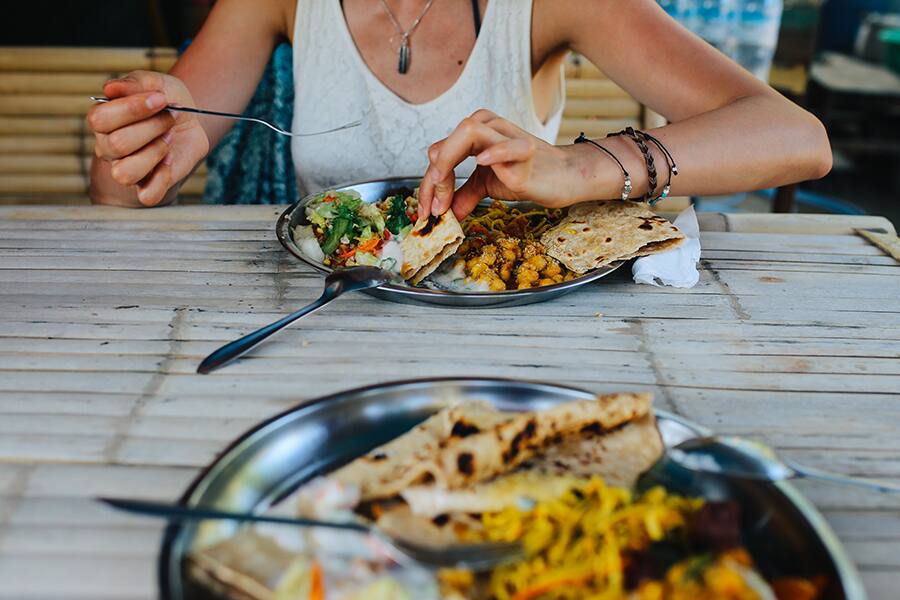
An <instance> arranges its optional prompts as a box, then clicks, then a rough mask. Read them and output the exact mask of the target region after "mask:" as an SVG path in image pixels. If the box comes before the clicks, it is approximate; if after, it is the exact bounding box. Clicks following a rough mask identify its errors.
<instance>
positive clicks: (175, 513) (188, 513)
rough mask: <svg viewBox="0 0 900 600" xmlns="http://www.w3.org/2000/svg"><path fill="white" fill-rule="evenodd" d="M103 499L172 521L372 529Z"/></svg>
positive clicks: (350, 523)
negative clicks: (218, 520)
mask: <svg viewBox="0 0 900 600" xmlns="http://www.w3.org/2000/svg"><path fill="white" fill-rule="evenodd" d="M97 500H99V501H100V502H103V503H104V504H108V505H109V506H112V507H113V508H116V509H118V510H122V511H125V512H129V513H134V514H138V515H143V516H146V517H160V518H163V519H168V520H169V521H203V520H206V519H221V520H226V521H240V522H251V523H280V524H284V525H297V526H302V527H329V528H331V529H350V530H353V531H369V528H368V527H366V526H365V525H363V524H362V523H354V522H352V521H346V522H334V521H319V520H317V519H304V518H299V517H278V516H272V515H255V514H252V513H241V512H231V511H226V510H217V509H214V508H203V507H193V506H181V505H180V504H169V503H167V502H154V501H152V500H131V499H126V498H97Z"/></svg>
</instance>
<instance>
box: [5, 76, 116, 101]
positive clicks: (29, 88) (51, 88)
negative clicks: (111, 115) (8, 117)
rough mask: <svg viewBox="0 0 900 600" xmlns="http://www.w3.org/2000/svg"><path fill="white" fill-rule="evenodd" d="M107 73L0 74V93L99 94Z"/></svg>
mask: <svg viewBox="0 0 900 600" xmlns="http://www.w3.org/2000/svg"><path fill="white" fill-rule="evenodd" d="M109 78H110V74H109V73H67V72H64V73H17V72H7V73H3V74H2V75H0V94H50V95H58V94H82V95H92V96H99V95H102V92H103V84H104V83H105V82H106V80H107V79H109Z"/></svg>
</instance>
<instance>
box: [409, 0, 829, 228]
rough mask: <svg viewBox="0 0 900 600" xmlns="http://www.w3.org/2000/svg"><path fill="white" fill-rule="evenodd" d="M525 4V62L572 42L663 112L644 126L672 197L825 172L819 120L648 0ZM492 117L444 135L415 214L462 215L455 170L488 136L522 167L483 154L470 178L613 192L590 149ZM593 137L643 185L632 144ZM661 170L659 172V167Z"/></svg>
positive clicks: (521, 190)
mask: <svg viewBox="0 0 900 600" xmlns="http://www.w3.org/2000/svg"><path fill="white" fill-rule="evenodd" d="M534 11H535V12H534V22H535V25H534V28H535V34H534V36H533V37H534V39H533V45H534V48H533V57H532V58H533V62H534V64H536V65H538V66H539V65H540V64H541V63H542V61H543V60H544V59H545V58H546V57H548V56H551V55H553V54H555V53H557V52H558V51H559V49H560V48H571V49H573V50H575V51H577V52H579V53H581V54H583V55H584V56H586V57H587V58H588V59H589V60H591V62H593V63H594V64H596V65H597V66H598V67H599V68H600V69H601V70H602V71H604V72H605V73H606V74H607V75H608V76H609V77H610V78H611V79H612V80H614V81H615V82H616V83H617V84H619V85H620V86H622V87H623V88H624V89H625V90H626V91H627V92H628V93H630V94H631V95H632V96H634V97H635V98H636V99H637V100H638V101H640V102H641V103H643V104H645V105H646V106H648V107H650V108H652V109H653V110H655V111H657V112H659V113H660V114H662V115H663V116H665V117H666V118H667V119H669V120H670V121H672V124H670V125H667V126H665V127H661V128H659V129H655V130H653V132H652V133H653V135H654V136H656V137H657V138H659V139H660V140H661V141H662V142H663V143H664V144H665V146H666V147H667V148H668V149H669V150H670V152H671V153H672V154H673V155H674V157H675V160H676V161H677V163H678V170H679V175H678V176H677V177H675V178H674V180H673V183H672V192H671V193H672V194H673V195H709V194H723V193H730V192H736V191H745V190H754V189H762V188H767V187H773V186H779V185H785V184H788V183H793V182H797V181H803V180H807V179H816V178H819V177H823V176H824V175H825V174H826V173H828V171H829V170H830V168H831V149H830V146H829V143H828V137H827V134H826V132H825V128H824V127H823V126H822V124H821V123H820V122H819V120H818V119H816V118H815V117H814V116H813V115H811V114H810V113H808V112H806V111H805V110H803V109H802V108H800V107H798V106H797V105H795V104H794V103H792V102H790V101H789V100H787V99H786V98H784V97H782V96H781V95H780V94H778V93H777V92H775V91H774V90H773V89H772V88H770V87H768V86H767V85H765V84H764V83H762V82H760V81H759V80H757V79H756V78H755V77H753V76H752V75H750V74H749V73H748V72H746V71H745V70H744V69H742V68H740V67H739V66H738V65H736V64H735V63H733V62H732V61H730V60H728V59H727V58H726V57H725V56H724V55H722V54H721V53H720V52H718V51H717V50H715V49H714V48H712V47H711V46H710V45H708V44H707V43H706V42H704V41H702V40H701V39H699V38H698V37H696V36H694V35H693V34H691V33H690V32H688V31H687V30H686V29H684V28H683V27H681V26H680V25H678V24H677V23H676V22H675V21H673V20H672V19H671V18H670V17H669V16H668V15H666V14H665V12H664V11H663V10H662V9H661V8H659V6H658V5H657V4H656V2H655V1H654V0H536V1H535V4H534ZM501 121H502V120H500V121H498V120H497V119H496V118H495V117H487V118H485V115H484V113H481V114H480V115H479V114H476V115H473V117H470V118H469V119H467V120H466V121H465V122H464V123H463V124H462V125H461V126H460V128H458V129H457V131H455V132H454V133H453V134H452V135H451V136H450V137H449V138H448V140H451V139H452V140H453V141H452V143H451V144H449V145H447V144H445V143H444V142H445V141H442V142H439V143H437V144H435V145H434V146H433V147H432V148H431V149H430V152H429V158H430V162H431V164H430V166H429V169H428V173H427V179H428V180H429V182H427V183H426V184H425V185H424V186H423V188H424V194H422V193H421V190H420V202H422V196H424V202H422V204H423V206H422V211H423V212H425V211H427V210H428V209H429V208H430V209H431V211H432V212H434V213H436V214H437V213H441V212H443V211H445V210H446V209H447V208H448V207H449V206H450V205H451V202H452V203H453V206H454V212H456V213H458V215H459V216H463V215H464V214H467V209H468V210H471V208H470V204H471V201H472V198H470V197H469V196H471V195H472V194H470V193H469V189H468V188H467V189H466V190H465V192H466V193H465V194H464V195H463V197H461V198H459V204H458V203H457V201H456V199H455V198H454V194H453V192H452V177H453V173H452V169H453V167H454V166H455V165H456V164H458V162H459V161H461V160H462V159H464V158H465V157H466V156H468V155H469V154H477V153H480V152H484V151H487V150H488V149H489V148H490V147H491V142H490V140H491V139H493V140H495V141H494V143H496V144H500V143H501V142H504V140H505V139H506V138H515V139H517V140H518V141H516V142H515V143H512V142H508V141H507V142H505V145H504V146H501V147H506V148H508V147H509V146H510V144H512V145H513V146H514V147H515V148H517V150H518V153H517V154H516V160H518V161H524V163H523V164H525V165H528V167H527V169H526V168H525V167H523V166H521V165H520V166H518V167H516V169H515V171H513V170H511V169H510V168H508V167H510V166H511V165H507V166H506V167H504V166H503V165H500V164H498V163H495V162H493V161H492V160H491V159H489V158H488V156H487V155H485V156H482V157H480V158H479V161H478V162H479V165H481V166H480V167H479V169H478V170H477V171H476V179H477V180H478V181H482V182H485V183H484V185H480V186H479V187H485V186H486V187H487V188H491V189H496V190H497V191H498V192H499V191H503V190H505V191H506V192H508V193H511V194H514V195H517V196H518V197H521V198H523V199H524V198H526V197H527V199H530V200H534V201H537V202H543V203H547V204H552V205H555V206H558V205H561V204H572V203H575V202H581V201H584V200H591V199H613V198H617V197H619V196H620V192H621V190H622V183H623V177H622V171H621V169H620V168H619V167H618V166H617V165H616V164H615V163H614V162H613V161H612V159H610V158H609V157H608V156H606V155H605V154H603V153H602V152H600V151H599V150H597V149H596V148H593V147H591V146H590V145H589V144H578V145H573V146H564V147H559V148H557V149H556V150H555V151H553V152H551V151H550V150H549V148H547V147H545V146H547V145H546V144H543V143H542V142H541V141H540V140H537V139H536V138H531V136H528V135H527V134H524V132H521V131H519V132H515V131H513V130H512V129H510V127H509V126H508V125H501ZM498 128H499V130H498ZM489 130H493V132H491V131H489ZM501 136H502V137H501ZM597 141H598V142H599V143H601V144H602V145H603V146H604V147H606V148H607V149H609V150H610V151H611V152H613V153H614V154H615V155H616V156H617V157H618V158H619V160H621V161H622V163H623V164H624V166H625V168H626V169H627V170H628V172H629V173H630V175H631V177H632V179H633V182H634V190H633V192H632V197H639V196H641V195H643V194H646V192H647V188H648V187H649V183H648V177H647V171H646V167H645V163H644V159H643V157H642V156H641V154H640V151H639V150H638V148H637V146H636V145H635V144H634V143H633V142H631V141H629V140H627V139H625V138H621V137H616V138H609V139H603V140H597ZM442 148H443V149H444V150H442ZM651 149H652V151H653V152H654V158H655V159H656V164H657V165H661V166H662V165H665V160H664V158H663V156H662V154H661V153H660V152H659V150H658V149H656V148H655V147H653V145H652V144H651ZM489 154H490V152H488V155H489ZM535 157H537V159H536V158H535ZM540 164H544V165H547V166H548V167H549V166H550V165H552V168H553V169H555V170H556V173H552V174H551V173H541V172H538V170H536V165H540ZM501 171H503V172H501ZM511 174H513V175H515V176H514V177H513V175H511ZM510 177H512V178H511V179H510ZM523 178H524V179H523ZM660 178H661V179H662V180H663V181H665V178H666V174H665V170H664V169H662V172H661V173H660ZM532 180H533V181H532ZM448 188H449V191H448ZM536 194H538V195H536ZM548 194H549V195H548ZM432 198H434V199H435V202H432ZM472 206H474V205H472Z"/></svg>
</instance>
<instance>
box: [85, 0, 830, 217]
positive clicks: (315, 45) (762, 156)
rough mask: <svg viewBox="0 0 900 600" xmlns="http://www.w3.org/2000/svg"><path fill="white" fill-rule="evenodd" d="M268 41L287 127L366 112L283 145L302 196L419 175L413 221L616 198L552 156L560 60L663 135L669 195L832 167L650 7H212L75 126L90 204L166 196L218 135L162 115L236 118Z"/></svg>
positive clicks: (229, 0)
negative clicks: (182, 42) (287, 97)
mask: <svg viewBox="0 0 900 600" xmlns="http://www.w3.org/2000/svg"><path fill="white" fill-rule="evenodd" d="M282 38H287V39H288V40H290V41H291V43H292V44H293V47H294V78H295V85H296V89H297V93H296V101H295V110H294V125H293V127H294V131H310V130H317V129H327V128H331V127H334V126H338V125H341V124H343V123H347V122H350V121H355V120H357V119H360V118H361V119H363V124H362V125H361V126H359V127H357V128H353V129H347V130H344V131H340V132H336V133H332V134H327V135H322V136H316V137H306V138H303V137H301V138H295V139H294V140H293V142H292V154H293V160H294V166H295V169H296V171H297V175H298V181H299V183H300V188H301V190H302V191H304V192H311V191H317V190H320V189H323V188H327V187H329V186H333V185H335V184H338V183H344V182H348V181H354V180H365V179H372V178H384V177H389V176H398V175H413V174H416V173H422V172H425V174H426V175H425V180H424V182H423V185H422V187H421V190H420V211H421V214H423V215H424V214H427V213H428V212H432V213H434V214H439V213H441V212H443V211H446V210H447V209H449V208H450V207H451V206H452V208H453V210H454V212H455V213H456V214H457V216H459V217H462V216H464V215H465V214H468V212H470V211H471V209H472V207H473V206H474V204H475V202H476V201H477V198H481V197H482V196H484V195H486V194H489V195H492V196H494V197H500V198H508V199H529V200H533V201H535V202H539V203H541V204H544V205H547V206H565V205H568V204H572V203H574V202H579V201H583V200H588V199H601V198H617V197H620V196H621V192H622V186H623V174H622V169H621V168H620V167H619V165H618V164H616V163H615V162H614V161H613V160H612V159H611V158H610V157H609V156H608V155H607V154H606V153H604V152H602V151H601V150H600V149H598V148H596V147H593V146H592V145H591V144H573V145H568V146H554V145H552V140H553V139H554V138H555V137H556V132H557V131H558V126H559V120H560V117H561V112H562V101H563V81H562V77H561V68H562V62H563V60H564V58H565V56H566V54H567V52H569V50H574V51H576V52H579V53H581V54H583V55H584V56H585V57H587V58H588V59H589V60H590V61H591V62H593V63H594V64H596V65H597V66H598V67H600V69H601V70H603V71H604V72H605V73H606V74H607V75H608V76H609V77H610V78H611V79H613V80H614V81H615V82H616V83H618V84H619V85H620V86H622V87H623V88H624V89H625V90H626V91H627V92H629V93H630V94H631V95H632V96H634V97H635V98H636V99H637V100H639V101H640V102H642V103H643V104H645V105H647V106H649V107H650V108H652V109H653V110H655V111H657V112H659V113H660V114H662V115H663V116H665V117H667V118H668V119H669V120H670V121H671V122H672V124H671V125H668V126H665V127H662V128H659V129H657V130H654V131H653V132H652V133H653V134H654V135H655V136H656V137H657V138H658V139H659V140H660V142H662V144H663V145H664V146H666V147H667V148H668V149H669V151H670V152H671V154H672V155H673V156H674V157H675V159H676V160H677V162H678V168H679V173H680V174H679V175H678V177H677V178H676V179H675V180H674V184H673V187H672V193H673V194H679V195H703V194H721V193H729V192H734V191H739V190H748V189H759V188H765V187H772V186H778V185H784V184H787V183H791V182H796V181H801V180H805V179H811V178H818V177H822V176H824V174H826V173H827V172H828V170H829V169H830V167H831V154H830V150H829V145H828V140H827V136H826V133H825V130H824V128H823V127H822V125H821V123H819V121H818V120H817V119H815V117H813V116H812V115H810V114H809V113H807V112H805V111H803V110H802V109H800V108H799V107H797V106H796V105H794V104H792V103H791V102H789V101H787V100H785V99H784V98H782V97H781V96H780V95H779V94H777V93H776V92H774V91H773V90H772V89H771V88H769V87H767V86H765V85H764V84H762V83H761V82H759V81H757V80H756V79H755V78H753V77H752V76H751V75H750V74H749V73H746V72H745V71H743V70H742V69H741V68H740V67H738V66H736V65H735V64H734V63H732V62H731V61H729V60H728V59H727V58H725V57H724V56H723V55H721V54H720V53H718V52H717V51H716V50H714V49H713V48H712V47H711V46H709V45H707V44H706V43H705V42H703V41H701V40H700V39H698V38H697V37H695V36H693V35H692V34H691V33H689V32H688V31H687V30H685V29H684V28H682V27H681V26H679V25H678V24H677V23H675V22H674V21H673V20H671V19H670V18H669V17H668V16H667V15H666V14H665V13H664V11H663V10H662V9H660V8H659V7H658V6H657V5H656V3H655V2H654V0H343V2H339V0H254V1H252V2H251V1H250V0H219V2H217V3H216V6H215V8H214V10H213V12H212V13H211V15H210V17H209V19H208V20H207V22H206V24H205V25H204V27H203V29H202V31H201V32H200V33H199V35H198V36H197V38H196V40H195V41H194V43H193V44H192V45H191V46H190V48H189V49H188V51H187V52H186V53H185V54H184V56H183V57H182V58H181V59H180V60H179V61H178V63H177V64H176V65H175V67H174V68H173V69H172V72H171V74H169V75H162V74H158V73H151V72H135V73H131V74H130V75H128V76H126V77H124V78H122V79H118V80H113V81H110V82H108V83H107V84H106V86H105V88H104V92H105V93H106V95H107V96H109V97H110V98H114V99H115V100H114V101H113V102H110V103H108V104H104V105H98V106H95V107H94V108H93V109H92V110H91V112H90V113H89V114H88V121H89V123H90V125H91V127H92V128H93V129H94V131H95V132H96V137H97V143H96V155H97V157H96V158H95V160H94V162H93V166H92V182H91V197H92V198H93V200H94V201H95V202H98V203H103V204H116V205H123V206H155V205H158V204H161V203H166V202H169V201H171V200H172V199H173V198H174V196H175V194H176V193H177V188H178V185H179V183H180V182H181V181H183V180H184V179H185V178H186V177H187V176H188V175H189V174H190V173H191V171H192V170H193V169H194V168H195V167H196V166H197V165H198V164H199V163H200V161H202V160H203V158H204V157H205V156H206V154H207V152H208V150H209V148H210V147H211V146H213V145H215V144H216V143H217V142H218V140H219V139H220V138H221V137H222V136H223V134H224V133H225V132H226V131H227V129H228V126H229V124H230V123H229V122H228V121H225V120H221V119H212V118H203V117H201V118H198V117H196V116H193V115H189V114H184V113H176V114H175V115H173V114H170V113H168V112H166V111H164V110H163V108H164V107H165V106H166V104H180V105H185V106H202V107H206V108H214V109H218V110H225V111H230V112H240V111H241V110H242V109H243V108H244V106H245V105H246V103H247V102H248V100H249V99H250V97H251V96H252V94H253V91H254V89H255V87H256V83H257V81H258V80H259V78H260V75H261V73H262V71H263V69H264V67H265V65H266V62H267V60H268V58H269V56H270V53H271V51H272V48H273V47H274V45H275V44H276V42H278V41H279V40H280V39H282ZM478 109H481V110H478ZM467 115H469V116H467ZM448 133H449V135H448ZM441 138H445V139H441ZM435 140H441V141H438V142H436V143H433V144H432V142H435ZM598 142H599V143H601V144H602V145H603V147H604V148H605V149H607V150H608V151H609V152H611V153H612V154H614V155H615V156H616V157H617V158H618V160H619V161H620V162H621V164H622V167H624V168H625V169H627V171H628V172H629V173H630V174H631V177H632V179H633V192H632V194H631V195H632V197H637V196H641V195H643V194H645V193H647V191H648V188H649V183H648V182H649V176H648V174H647V171H646V169H645V158H644V157H643V156H642V154H641V152H640V151H639V150H638V147H637V145H635V144H634V143H633V142H632V141H631V140H629V139H627V138H625V137H615V138H608V139H604V140H598ZM429 144H431V146H429ZM650 146H651V152H653V153H654V157H655V158H656V163H657V164H659V165H664V164H666V163H665V157H664V156H663V155H662V154H661V153H660V150H659V149H658V148H657V147H656V146H655V145H653V144H651V145H650ZM426 148H427V155H426ZM469 156H476V157H477V158H476V161H477V165H478V166H477V168H475V170H474V173H473V176H472V177H471V178H470V179H469V182H468V183H467V184H466V185H465V186H463V188H462V189H460V190H459V191H457V192H455V193H454V190H453V184H454V181H455V179H454V168H456V167H459V166H460V165H463V166H462V168H460V169H457V171H456V173H457V174H465V175H467V174H469V173H470V172H472V171H471V170H472V168H473V167H474V165H472V164H471V160H469V161H466V158H467V157H469Z"/></svg>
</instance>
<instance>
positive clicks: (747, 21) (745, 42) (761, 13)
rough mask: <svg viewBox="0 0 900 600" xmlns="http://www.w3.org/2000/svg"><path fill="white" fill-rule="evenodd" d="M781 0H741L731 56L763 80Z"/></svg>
mask: <svg viewBox="0 0 900 600" xmlns="http://www.w3.org/2000/svg"><path fill="white" fill-rule="evenodd" d="M783 9H784V6H783V3H782V0H742V2H741V7H740V15H739V17H738V20H737V48H736V52H735V54H734V59H735V60H736V61H737V62H738V63H740V65H741V66H743V67H744V68H745V69H747V70H748V71H750V72H751V73H753V74H754V75H755V76H757V77H759V78H760V79H762V80H763V81H768V80H769V71H770V70H771V68H772V57H773V56H774V55H775V47H776V46H777V45H778V31H779V29H780V28H781V13H782V11H783Z"/></svg>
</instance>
